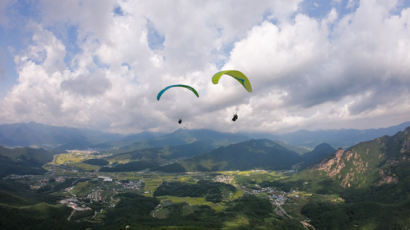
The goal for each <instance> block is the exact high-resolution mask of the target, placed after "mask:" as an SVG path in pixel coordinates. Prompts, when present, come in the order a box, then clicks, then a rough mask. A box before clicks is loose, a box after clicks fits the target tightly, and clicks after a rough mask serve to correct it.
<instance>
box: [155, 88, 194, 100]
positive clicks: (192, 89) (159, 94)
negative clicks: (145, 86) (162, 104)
mask: <svg viewBox="0 0 410 230" xmlns="http://www.w3.org/2000/svg"><path fill="white" fill-rule="evenodd" d="M174 87H182V88H186V89H189V90H191V91H192V92H193V93H194V94H195V95H196V96H197V97H199V94H198V92H197V91H196V90H195V89H194V88H192V87H191V86H189V85H182V84H178V85H170V86H167V87H165V88H164V89H162V90H161V91H159V93H158V95H157V100H158V101H159V99H160V98H161V96H162V94H164V93H165V91H167V90H168V89H170V88H174Z"/></svg>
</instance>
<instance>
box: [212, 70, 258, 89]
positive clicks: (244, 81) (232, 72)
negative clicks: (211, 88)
mask: <svg viewBox="0 0 410 230" xmlns="http://www.w3.org/2000/svg"><path fill="white" fill-rule="evenodd" d="M224 74H226V75H229V76H231V77H233V78H235V79H236V80H237V81H239V83H241V85H243V87H244V88H245V89H246V90H247V91H248V92H252V86H251V82H250V81H249V79H248V78H247V77H246V76H245V74H243V73H242V72H240V71H238V70H224V71H221V72H218V73H216V74H215V75H214V76H213V77H212V83H214V84H218V82H219V79H220V78H221V77H222V75H224Z"/></svg>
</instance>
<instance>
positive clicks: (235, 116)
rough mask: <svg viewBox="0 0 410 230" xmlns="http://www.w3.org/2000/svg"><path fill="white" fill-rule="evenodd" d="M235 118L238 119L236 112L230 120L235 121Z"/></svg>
mask: <svg viewBox="0 0 410 230" xmlns="http://www.w3.org/2000/svg"><path fill="white" fill-rule="evenodd" d="M236 120H238V114H236V113H235V114H234V115H233V117H232V121H236Z"/></svg>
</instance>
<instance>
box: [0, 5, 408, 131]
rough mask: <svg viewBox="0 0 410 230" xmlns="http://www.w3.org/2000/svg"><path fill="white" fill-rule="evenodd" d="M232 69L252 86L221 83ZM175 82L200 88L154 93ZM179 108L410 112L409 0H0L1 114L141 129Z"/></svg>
mask: <svg viewBox="0 0 410 230" xmlns="http://www.w3.org/2000/svg"><path fill="white" fill-rule="evenodd" d="M225 69H237V70H240V71H242V72H243V73H245V74H246V75H247V76H248V77H249V79H250V81H251V83H252V87H253V90H254V91H253V92H252V93H248V92H247V91H246V90H244V88H243V87H242V86H241V85H240V84H239V83H238V82H237V81H235V80H234V79H232V78H230V77H223V78H222V79H221V80H220V83H219V84H218V85H213V84H212V82H211V77H212V75H213V74H214V73H216V72H218V71H220V70H225ZM170 84H188V85H191V86H193V87H195V88H196V89H197V90H198V92H199V94H200V98H196V97H195V96H194V95H193V94H192V93H191V92H190V91H188V90H185V89H171V90H170V91H168V92H167V93H165V94H164V95H163V97H162V98H161V100H160V101H157V100H156V94H157V93H158V91H159V90H161V89H162V88H164V87H165V86H167V85H170ZM235 112H238V115H239V120H238V121H237V122H232V121H231V118H232V115H233V114H234V113H235ZM179 117H181V118H182V119H183V120H184V122H183V127H185V128H211V129H216V130H220V131H231V132H236V131H263V132H286V131H294V130H298V129H311V130H315V129H338V128H359V129H364V128H378V127H386V126H390V125H396V124H399V123H401V122H404V121H408V120H410V0H360V1H359V0H304V1H303V0H258V1H252V0H224V1H219V0H203V1H201V0H197V1H192V0H155V1H152V0H140V1H136V0H119V1H115V0H59V1H55V0H39V1H32V0H1V1H0V123H16V122H29V121H34V122H39V123H44V124H50V125H59V126H73V127H86V128H93V129H99V130H104V131H112V132H120V133H136V132H141V131H144V130H149V131H171V130H175V129H177V128H178V127H180V126H178V124H177V119H178V118H179Z"/></svg>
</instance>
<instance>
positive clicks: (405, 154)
mask: <svg viewBox="0 0 410 230" xmlns="http://www.w3.org/2000/svg"><path fill="white" fill-rule="evenodd" d="M404 165H408V166H410V127H408V128H406V129H405V130H404V131H401V132H398V133H397V134H396V135H394V136H383V137H379V138H376V139H375V140H372V141H367V142H362V143H360V144H357V145H355V146H353V147H351V148H349V149H346V150H344V149H338V150H337V152H336V154H335V155H334V157H332V158H330V159H327V160H325V161H323V162H321V163H320V164H318V165H317V170H318V171H320V172H324V173H325V174H326V175H328V176H329V177H331V178H333V179H335V180H336V181H338V183H339V184H340V185H342V186H343V187H358V188H360V187H368V186H370V185H382V184H391V183H398V182H399V180H400V179H401V178H400V173H398V172H397V169H398V168H402V167H403V166H404Z"/></svg>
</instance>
